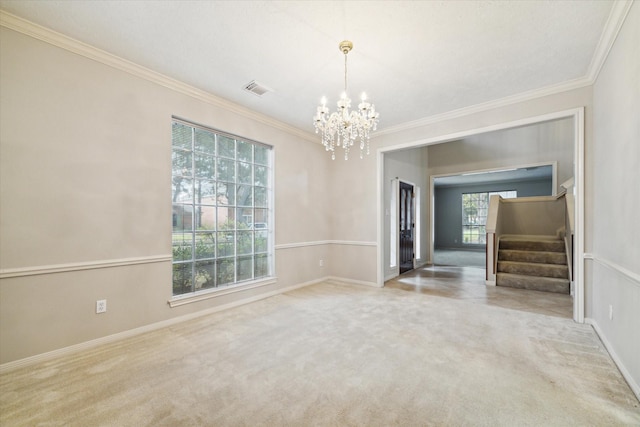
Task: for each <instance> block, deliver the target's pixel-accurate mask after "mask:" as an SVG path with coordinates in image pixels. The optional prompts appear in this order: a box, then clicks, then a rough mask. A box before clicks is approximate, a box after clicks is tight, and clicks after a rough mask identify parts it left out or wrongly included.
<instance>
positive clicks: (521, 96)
mask: <svg viewBox="0 0 640 427" xmlns="http://www.w3.org/2000/svg"><path fill="white" fill-rule="evenodd" d="M633 1H634V0H620V1H615V2H613V6H612V9H611V12H610V13H609V17H608V19H607V22H606V24H605V27H604V29H603V31H602V34H601V36H600V40H599V42H598V46H597V47H596V50H595V52H594V54H593V56H592V58H591V63H590V64H589V69H588V71H587V74H586V75H585V76H583V77H580V78H577V79H574V80H570V81H567V82H563V83H559V84H555V85H550V86H546V87H543V88H539V89H534V90H530V91H526V92H521V93H518V94H515V95H511V96H507V97H504V98H500V99H496V100H492V101H488V102H483V103H480V104H476V105H471V106H468V107H463V108H459V109H457V110H451V111H447V112H445V113H441V114H436V115H433V116H428V117H425V118H422V119H418V120H414V121H410V122H406V123H402V124H399V125H396V126H391V127H388V128H386V129H383V130H380V131H377V132H375V133H373V134H372V135H371V136H372V138H375V137H378V136H382V135H388V134H393V133H396V132H401V131H405V130H410V129H414V128H418V127H421V126H427V125H430V124H433V123H437V122H442V121H446V120H452V119H455V118H459V117H464V116H469V115H472V114H476V113H480V112H483V111H488V110H492V109H496V108H500V107H506V106H509V105H513V104H517V103H520V102H525V101H530V100H533V99H537V98H542V97H545V96H549V95H554V94H557V93H562V92H567V91H570V90H574V89H579V88H583V87H586V86H591V85H593V84H594V83H595V81H596V79H597V78H598V74H599V73H600V70H601V69H602V66H603V65H604V62H605V61H606V59H607V56H608V54H609V51H610V50H611V48H612V46H613V44H614V42H615V40H616V38H617V36H618V33H619V32H620V29H621V28H622V25H623V24H624V21H625V19H626V17H627V14H628V13H629V10H630V9H631V6H632V4H633ZM0 26H3V27H6V28H9V29H12V30H14V31H17V32H20V33H22V34H26V35H28V36H31V37H33V38H36V39H38V40H41V41H44V42H46V43H49V44H52V45H54V46H57V47H60V48H62V49H66V50H68V51H70V52H73V53H76V54H78V55H82V56H84V57H86V58H89V59H92V60H95V61H98V62H101V63H103V64H105V65H108V66H111V67H113V68H116V69H119V70H121V71H125V72H127V73H129V74H132V75H135V76H137V77H140V78H142V79H145V80H148V81H151V82H153V83H156V84H159V85H161V86H164V87H166V88H169V89H171V90H174V91H176V92H179V93H182V94H185V95H187V96H190V97H193V98H195V99H198V100H200V101H203V102H206V103H208V104H212V105H215V106H218V107H222V108H225V109H227V110H230V111H232V112H234V113H237V114H239V115H241V116H244V117H247V118H249V119H252V120H256V121H258V122H260V123H264V124H266V125H268V126H272V127H274V128H277V129H280V130H282V131H285V132H287V133H289V134H291V135H294V136H297V137H299V138H301V139H303V140H305V141H308V142H313V143H318V140H317V138H315V136H314V135H313V134H312V133H309V132H305V131H303V130H301V129H299V128H296V127H294V126H291V125H288V124H286V123H283V122H280V121H278V120H276V119H274V118H271V117H269V116H266V115H263V114H260V113H257V112H255V111H253V110H250V109H248V108H245V107H242V106H240V105H238V104H236V103H233V102H231V101H228V100H226V99H224V98H220V97H218V96H215V95H213V94H211V93H209V92H205V91H203V90H200V89H197V88H195V87H193V86H190V85H187V84H185V83H182V82H180V81H178V80H175V79H172V78H170V77H167V76H165V75H163V74H160V73H157V72H155V71H153V70H150V69H148V68H145V67H142V66H140V65H138V64H135V63H133V62H131V61H128V60H125V59H123V58H120V57H117V56H115V55H112V54H110V53H108V52H105V51H103V50H100V49H98V48H95V47H93V46H90V45H88V44H86V43H83V42H81V41H78V40H75V39H72V38H70V37H68V36H65V35H63V34H60V33H58V32H56V31H53V30H50V29H48V28H46V27H43V26H40V25H38V24H35V23H33V22H30V21H27V20H25V19H22V18H19V17H17V16H15V15H13V14H10V13H7V12H4V11H2V10H0Z"/></svg>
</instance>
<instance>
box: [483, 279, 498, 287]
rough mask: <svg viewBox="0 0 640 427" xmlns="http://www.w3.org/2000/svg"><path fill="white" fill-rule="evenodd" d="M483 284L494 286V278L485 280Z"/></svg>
mask: <svg viewBox="0 0 640 427" xmlns="http://www.w3.org/2000/svg"><path fill="white" fill-rule="evenodd" d="M484 284H485V285H486V286H496V281H495V280H485V281H484Z"/></svg>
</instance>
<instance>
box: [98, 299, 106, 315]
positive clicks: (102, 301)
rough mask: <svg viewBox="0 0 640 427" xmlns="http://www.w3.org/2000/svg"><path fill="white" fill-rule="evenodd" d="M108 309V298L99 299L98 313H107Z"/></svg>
mask: <svg viewBox="0 0 640 427" xmlns="http://www.w3.org/2000/svg"><path fill="white" fill-rule="evenodd" d="M106 311H107V300H106V299H99V300H98V301H96V313H106Z"/></svg>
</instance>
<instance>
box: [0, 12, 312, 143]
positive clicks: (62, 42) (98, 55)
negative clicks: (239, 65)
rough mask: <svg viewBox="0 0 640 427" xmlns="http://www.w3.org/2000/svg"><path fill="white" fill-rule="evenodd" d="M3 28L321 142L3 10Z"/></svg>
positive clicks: (302, 137)
mask: <svg viewBox="0 0 640 427" xmlns="http://www.w3.org/2000/svg"><path fill="white" fill-rule="evenodd" d="M0 26H3V27H6V28H9V29H11V30H14V31H17V32H19V33H22V34H25V35H27V36H30V37H33V38H35V39H38V40H41V41H43V42H45V43H49V44H51V45H53V46H56V47H59V48H62V49H65V50H67V51H69V52H73V53H75V54H78V55H80V56H83V57H85V58H88V59H91V60H94V61H96V62H100V63H102V64H104V65H107V66H110V67H113V68H115V69H118V70H120V71H124V72H126V73H129V74H131V75H134V76H136V77H139V78H141V79H144V80H147V81H149V82H152V83H156V84H158V85H160V86H164V87H166V88H168V89H171V90H174V91H176V92H179V93H182V94H184V95H187V96H190V97H192V98H195V99H198V100H200V101H203V102H206V103H208V104H212V105H215V106H218V107H221V108H224V109H226V110H229V111H231V112H234V113H236V114H239V115H241V116H244V117H247V118H249V119H252V120H255V121H257V122H260V123H263V124H266V125H268V126H272V127H274V128H276V129H280V130H282V131H284V132H287V133H289V134H291V135H294V136H297V137H299V138H301V139H303V140H305V141H308V142H312V143H316V144H317V143H318V142H319V141H318V139H317V138H316V137H315V135H314V134H312V133H311V132H306V131H303V130H301V129H298V128H296V127H293V126H291V125H288V124H286V123H283V122H281V121H278V120H275V119H273V118H271V117H269V116H266V115H264V114H260V113H258V112H255V111H253V110H250V109H248V108H246V107H243V106H241V105H238V104H236V103H233V102H231V101H228V100H226V99H224V98H220V97H218V96H216V95H213V94H211V93H209V92H206V91H203V90H200V89H198V88H195V87H193V86H190V85H188V84H186V83H183V82H181V81H178V80H175V79H172V78H170V77H167V76H165V75H163V74H160V73H158V72H156V71H153V70H150V69H148V68H145V67H143V66H141V65H138V64H136V63H134V62H131V61H128V60H126V59H123V58H120V57H118V56H115V55H113V54H111V53H109V52H106V51H103V50H101V49H98V48H96V47H93V46H91V45H88V44H86V43H83V42H81V41H78V40H75V39H73V38H71V37H68V36H65V35H64V34H61V33H58V32H56V31H53V30H51V29H49V28H46V27H43V26H41V25H38V24H35V23H33V22H30V21H27V20H26V19H22V18H20V17H18V16H15V15H13V14H10V13H8V12H5V11H2V10H0Z"/></svg>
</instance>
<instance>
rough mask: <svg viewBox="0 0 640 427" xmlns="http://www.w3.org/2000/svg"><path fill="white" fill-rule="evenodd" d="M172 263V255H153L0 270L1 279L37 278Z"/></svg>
mask: <svg viewBox="0 0 640 427" xmlns="http://www.w3.org/2000/svg"><path fill="white" fill-rule="evenodd" d="M171 261H172V256H171V255H153V256H146V257H132V258H119V259H108V260H101V261H87V262H74V263H69V264H54V265H42V266H35V267H20V268H5V269H2V270H0V279H7V278H10V277H23V276H36V275H40V274H53V273H67V272H72V271H80V270H94V269H98V268H111V267H125V266H128V265H138V264H151V263H156V262H171Z"/></svg>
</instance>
